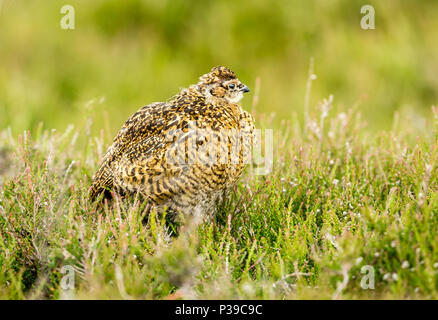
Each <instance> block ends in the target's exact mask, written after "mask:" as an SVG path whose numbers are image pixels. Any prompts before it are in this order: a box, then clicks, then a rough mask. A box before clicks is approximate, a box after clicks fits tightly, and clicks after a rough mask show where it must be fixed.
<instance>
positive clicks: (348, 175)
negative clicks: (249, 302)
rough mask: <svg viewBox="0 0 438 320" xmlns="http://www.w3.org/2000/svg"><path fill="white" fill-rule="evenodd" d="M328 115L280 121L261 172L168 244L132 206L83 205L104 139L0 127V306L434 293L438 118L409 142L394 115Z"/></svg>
mask: <svg viewBox="0 0 438 320" xmlns="http://www.w3.org/2000/svg"><path fill="white" fill-rule="evenodd" d="M329 107H330V104H327V103H326V104H324V103H323V104H321V105H320V108H317V109H315V110H314V109H313V108H311V112H310V118H309V119H308V122H307V125H306V126H305V127H303V126H302V125H301V126H300V122H299V121H298V120H294V121H282V123H281V129H280V128H277V129H274V141H275V147H274V150H275V151H274V167H273V170H272V172H271V173H270V174H268V175H264V176H255V175H254V174H253V170H252V168H251V167H250V168H248V169H247V170H246V172H245V174H244V176H243V177H242V179H241V180H240V181H239V184H238V186H237V187H236V188H235V189H234V190H233V191H232V192H231V194H230V196H229V197H228V198H227V200H226V201H225V202H224V203H223V204H221V205H220V210H219V213H218V215H217V217H216V219H215V220H214V221H213V222H211V223H204V224H201V225H199V226H198V227H196V229H194V230H192V229H191V227H190V226H186V227H183V228H182V229H181V231H180V235H179V236H175V234H174V233H173V232H172V224H171V223H166V219H165V217H161V216H157V215H155V214H153V213H152V214H151V215H150V216H149V217H148V218H146V219H144V218H145V216H144V213H143V212H144V210H143V209H144V204H142V203H141V202H139V201H131V202H129V201H128V202H127V201H119V200H118V201H114V202H112V203H106V204H105V205H104V206H99V205H98V203H91V202H90V201H89V200H88V199H87V196H86V195H87V189H88V187H89V185H90V180H91V176H92V174H93V173H94V170H95V169H96V166H97V161H98V159H100V158H101V156H102V153H103V152H104V151H105V148H106V145H105V143H104V139H103V137H104V136H105V134H104V133H103V132H102V135H101V136H100V137H94V136H92V135H90V134H87V130H79V129H74V128H73V127H70V128H69V129H68V130H67V131H65V132H56V131H54V130H52V131H50V130H46V129H43V128H42V127H40V128H39V130H37V132H35V133H34V136H35V138H33V139H32V138H31V134H30V133H29V132H25V133H24V134H22V135H19V136H18V137H16V136H14V135H12V134H11V133H10V131H3V132H2V133H1V136H0V150H1V152H0V156H1V161H0V170H1V187H0V188H1V189H0V190H1V193H0V298H3V299H33V298H37V299H40V298H41V299H57V298H85V299H96V298H98V299H107V298H114V299H119V298H128V299H129V298H133V299H178V298H206V299H211V298H219V299H223V298H230V299H244V298H246V299H254V298H257V299H259V298H261V299H297V298H304V299H307V298H321V299H331V298H334V299H350V298H407V299H415V298H437V297H438V233H437V228H438V179H437V175H438V168H437V160H438V143H437V137H438V111H437V110H436V109H435V110H434V117H435V118H431V119H430V121H427V122H426V125H425V128H424V129H423V133H422V135H421V136H416V133H415V131H413V130H411V129H410V128H409V123H404V122H403V121H402V120H400V119H403V117H401V116H400V117H399V120H397V121H395V122H394V126H393V129H392V130H390V131H383V132H379V133H374V134H370V130H368V129H367V128H366V127H365V126H364V123H363V121H362V120H361V118H360V114H359V113H358V112H357V111H354V108H351V109H350V111H349V112H348V113H343V112H338V111H337V110H336V108H331V109H330V108H329ZM326 111H328V113H326ZM256 120H257V127H259V128H271V127H272V123H273V119H272V118H271V117H269V115H266V114H258V115H257V117H256ZM88 123H89V125H91V123H92V121H91V119H89V120H88ZM81 135H82V136H83V137H82V138H83V139H84V140H86V141H88V142H87V143H86V144H85V145H84V146H80V145H77V144H76V141H78V139H80V138H81V137H80V136H81ZM67 265H69V266H72V267H73V268H74V270H75V289H74V291H71V290H70V291H68V290H67V291H66V290H63V289H62V288H61V286H60V282H61V278H62V276H63V274H62V273H61V269H62V268H63V267H64V266H67ZM365 265H370V266H372V267H373V268H374V272H375V288H374V289H373V290H364V289H362V288H361V286H360V281H361V279H362V277H363V276H364V274H362V273H361V267H363V266H365ZM344 275H348V281H343V279H344Z"/></svg>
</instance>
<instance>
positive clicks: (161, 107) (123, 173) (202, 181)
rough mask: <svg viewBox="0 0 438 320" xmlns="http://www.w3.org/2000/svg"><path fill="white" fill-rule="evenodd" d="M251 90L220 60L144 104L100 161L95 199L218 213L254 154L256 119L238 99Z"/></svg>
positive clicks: (203, 215)
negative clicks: (138, 200)
mask: <svg viewBox="0 0 438 320" xmlns="http://www.w3.org/2000/svg"><path fill="white" fill-rule="evenodd" d="M249 91H250V90H249V88H248V86H246V85H245V84H243V83H242V82H241V81H240V80H239V79H238V78H237V76H236V74H235V73H234V72H233V71H231V70H230V69H229V68H227V67H223V66H218V67H214V68H213V69H211V71H210V72H209V73H206V74H204V75H202V76H201V77H200V78H199V81H198V83H196V84H194V85H191V86H189V87H188V88H185V89H182V90H180V92H179V93H178V94H176V95H175V96H173V97H171V98H170V99H168V100H166V101H165V102H154V103H151V104H149V105H146V106H144V107H142V108H140V109H139V110H138V111H137V112H135V113H134V114H133V115H132V116H131V117H130V118H129V119H128V120H127V121H126V122H125V123H124V125H123V126H122V128H121V129H120V131H119V132H118V134H117V135H116V137H115V138H114V140H113V142H112V144H111V146H110V147H109V148H108V150H107V152H106V153H105V155H104V156H103V158H102V160H101V161H100V164H99V166H98V169H97V171H96V173H95V174H94V176H93V181H92V184H91V187H90V189H89V198H90V199H91V200H93V201H94V200H96V198H99V199H103V198H102V197H99V196H100V195H102V194H104V197H107V196H108V195H110V196H111V194H114V192H117V193H118V194H120V195H122V196H127V195H141V196H142V197H144V198H146V199H147V201H149V202H150V203H152V204H153V206H154V207H155V208H156V210H157V211H159V212H163V211H166V212H167V213H171V214H172V215H173V216H174V217H176V216H178V215H180V214H182V215H183V216H184V217H191V218H195V219H197V220H198V221H201V220H202V219H204V220H208V219H211V218H212V217H213V216H214V215H215V213H216V212H217V203H218V201H220V200H222V199H224V197H226V194H227V192H229V190H230V189H231V188H232V187H233V186H234V185H235V184H236V183H237V181H238V179H239V178H240V176H241V175H242V172H243V170H244V167H245V165H246V164H248V163H249V162H250V159H251V148H252V145H253V144H254V143H255V134H254V132H255V125H254V118H253V117H252V115H251V114H250V113H249V112H247V111H245V110H244V109H243V108H242V107H241V106H240V105H239V104H238V102H239V101H240V100H241V99H242V98H243V94H244V93H246V92H249ZM111 191H114V192H113V193H112V192H111Z"/></svg>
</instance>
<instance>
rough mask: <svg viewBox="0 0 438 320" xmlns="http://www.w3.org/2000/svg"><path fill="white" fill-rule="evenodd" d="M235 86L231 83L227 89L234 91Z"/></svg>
mask: <svg viewBox="0 0 438 320" xmlns="http://www.w3.org/2000/svg"><path fill="white" fill-rule="evenodd" d="M235 86H236V85H235V84H234V83H232V84H230V85H229V86H228V88H230V89H234V87H235Z"/></svg>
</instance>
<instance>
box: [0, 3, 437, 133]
mask: <svg viewBox="0 0 438 320" xmlns="http://www.w3.org/2000/svg"><path fill="white" fill-rule="evenodd" d="M65 4H70V5H72V6H73V7H74V8H75V18H76V21H75V24H76V26H75V27H76V28H75V30H63V29H61V27H60V20H61V18H62V16H63V15H62V14H61V13H60V9H61V7H62V6H63V5H65ZM365 4H370V5H373V6H374V8H375V12H376V29H375V30H362V29H361V27H360V20H361V18H362V16H363V15H362V14H361V13H360V8H361V7H362V5H365ZM0 5H1V9H0V112H1V113H0V127H1V129H4V128H6V127H9V126H10V127H11V128H12V130H13V132H14V133H20V132H22V130H25V129H30V130H35V128H36V126H37V125H38V123H40V122H44V126H45V127H47V128H56V129H58V130H64V129H65V127H66V126H67V125H68V124H69V123H73V124H75V125H76V126H78V127H80V128H81V126H83V127H85V126H84V119H86V118H87V116H89V115H90V113H92V115H93V116H94V125H93V132H95V133H97V132H99V129H100V128H108V127H109V128H110V134H111V135H112V134H115V133H116V131H117V130H118V129H119V128H120V126H121V125H122V123H123V122H124V121H125V120H126V119H127V118H128V117H129V116H130V115H131V114H132V113H133V112H134V111H136V110H137V109H138V108H139V107H141V106H143V105H145V104H148V103H150V102H153V101H162V100H165V99H167V98H169V97H171V96H172V95H174V94H176V93H177V92H178V90H179V89H180V88H181V87H186V86H188V85H190V84H192V83H195V82H196V81H197V79H198V77H199V76H200V75H201V74H203V73H206V72H208V71H209V70H210V69H211V68H212V67H213V66H216V65H224V66H228V67H230V68H231V69H233V70H234V71H235V72H236V73H237V74H238V76H239V78H240V79H241V80H242V81H243V82H245V83H246V84H247V85H248V86H249V87H250V88H252V89H253V88H254V86H255V81H256V78H257V77H260V79H261V87H260V95H259V103H258V105H257V108H256V110H257V112H259V113H260V112H269V113H270V112H275V113H276V119H284V118H290V117H292V116H294V113H296V114H297V116H298V117H301V116H302V112H303V108H304V100H305V93H306V82H307V78H308V69H309V61H310V58H311V57H314V59H315V74H316V75H317V76H318V78H317V80H315V81H314V82H313V87H312V95H311V100H310V106H311V108H314V106H315V105H316V103H317V102H318V101H320V100H321V99H322V98H324V97H327V96H328V95H329V94H333V95H334V97H335V99H334V104H335V105H336V107H337V108H339V109H341V110H346V109H348V108H350V107H352V106H353V105H355V104H356V103H359V107H358V108H359V109H360V110H361V112H362V114H363V117H364V118H365V119H366V120H367V122H368V124H369V128H371V129H384V128H387V127H389V126H390V125H391V122H392V119H393V115H394V112H395V111H397V110H403V109H409V110H411V111H410V113H411V114H414V115H422V116H423V117H427V115H428V112H430V107H431V106H432V105H433V104H437V100H438V99H437V97H438V45H437V40H438V36H437V30H438V1H436V0H430V1H426V0H422V1H397V0H385V1H368V0H367V1H365V0H364V1H352V0H312V1H309V0H306V1H304V0H303V1H280V0H276V1H262V0H245V1H235V0H234V1H207V0H204V1H188V0H173V1H170V0H168V1H166V0H159V1H145V0H123V1H121V0H118V1H116V0H94V1H90V0H68V1H66V0H63V1H58V0H51V1H37V0H26V1H24V0H23V1H20V0H15V1H14V0H0ZM253 94H254V90H253V91H252V93H251V94H250V95H249V96H247V97H246V98H245V99H244V100H243V101H242V104H243V106H244V107H245V108H246V109H248V110H250V109H251V103H252V98H253V96H252V95H253ZM90 110H91V111H90Z"/></svg>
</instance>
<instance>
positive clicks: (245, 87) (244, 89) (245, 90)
mask: <svg viewBox="0 0 438 320" xmlns="http://www.w3.org/2000/svg"><path fill="white" fill-rule="evenodd" d="M240 90H242V92H243V93H245V92H249V91H250V90H249V88H248V87H247V86H245V85H243V88H242V89H240Z"/></svg>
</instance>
